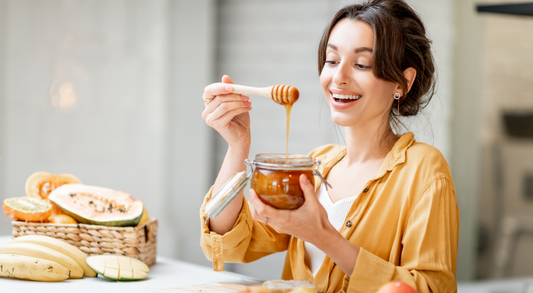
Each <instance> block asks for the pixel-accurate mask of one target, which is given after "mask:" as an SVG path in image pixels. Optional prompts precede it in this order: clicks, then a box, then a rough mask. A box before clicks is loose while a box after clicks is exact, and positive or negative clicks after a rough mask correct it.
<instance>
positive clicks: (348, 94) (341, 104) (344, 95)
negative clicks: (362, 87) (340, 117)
mask: <svg viewBox="0 0 533 293" xmlns="http://www.w3.org/2000/svg"><path fill="white" fill-rule="evenodd" d="M330 93H331V105H332V106H333V107H334V108H336V109H347V108H350V107H351V106H353V105H354V104H355V103H357V101H358V100H359V99H361V98H362V95H361V94H359V93H356V92H352V91H345V90H334V89H332V90H330Z"/></svg>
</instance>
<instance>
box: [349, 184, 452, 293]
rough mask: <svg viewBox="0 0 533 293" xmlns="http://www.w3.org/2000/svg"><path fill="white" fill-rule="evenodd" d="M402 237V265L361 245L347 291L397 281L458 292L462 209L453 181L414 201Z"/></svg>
mask: <svg viewBox="0 0 533 293" xmlns="http://www.w3.org/2000/svg"><path fill="white" fill-rule="evenodd" d="M405 225H406V227H405V230H404V231H405V233H404V235H403V239H402V245H403V249H402V253H401V260H400V266H395V265H394V264H392V263H390V262H388V261H386V260H384V259H382V258H380V257H378V256H376V255H374V254H372V253H370V252H368V251H367V250H365V249H363V248H361V250H360V253H359V256H358V257H357V261H356V263H355V266H354V270H353V273H352V275H351V276H350V278H349V281H348V288H347V292H363V291H361V289H362V288H365V290H364V291H366V292H370V291H372V292H374V291H376V290H377V289H378V288H379V287H380V286H382V285H383V284H385V283H387V282H389V281H393V280H397V281H402V282H404V283H406V284H409V285H410V286H412V287H413V288H415V289H416V290H417V291H418V292H419V293H425V292H456V291H457V283H456V280H455V270H456V262H457V246H458V240H459V209H458V206H457V200H456V197H455V191H454V190H453V184H452V183H451V182H450V181H449V179H447V178H440V179H436V180H435V181H433V182H432V183H431V184H429V185H428V186H427V188H426V189H425V190H424V192H423V193H422V194H421V196H420V197H419V198H418V201H417V202H415V203H414V207H413V208H412V210H411V213H410V216H409V218H408V221H407V223H405Z"/></svg>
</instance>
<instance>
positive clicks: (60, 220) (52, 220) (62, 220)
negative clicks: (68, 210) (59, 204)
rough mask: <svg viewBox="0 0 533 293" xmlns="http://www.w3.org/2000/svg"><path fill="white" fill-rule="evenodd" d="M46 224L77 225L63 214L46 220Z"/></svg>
mask: <svg viewBox="0 0 533 293" xmlns="http://www.w3.org/2000/svg"><path fill="white" fill-rule="evenodd" d="M48 222H50V223H54V224H78V222H76V220H74V219H73V218H72V217H71V216H68V215H65V214H55V215H51V216H50V217H49V218H48Z"/></svg>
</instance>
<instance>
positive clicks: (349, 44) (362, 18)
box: [201, 0, 459, 292]
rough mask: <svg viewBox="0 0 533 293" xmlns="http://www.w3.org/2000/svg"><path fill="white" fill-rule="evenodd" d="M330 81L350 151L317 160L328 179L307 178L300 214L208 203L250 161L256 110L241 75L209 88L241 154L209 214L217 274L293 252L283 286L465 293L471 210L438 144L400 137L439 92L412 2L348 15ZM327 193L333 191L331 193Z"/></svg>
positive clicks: (323, 80)
mask: <svg viewBox="0 0 533 293" xmlns="http://www.w3.org/2000/svg"><path fill="white" fill-rule="evenodd" d="M318 54H319V58H318V60H319V73H320V84H321V86H322V90H323V93H324V97H325V99H326V101H327V103H328V105H329V108H330V112H331V119H332V120H333V122H334V123H336V124H337V125H339V126H343V127H345V130H346V146H338V145H326V146H321V147H318V148H316V149H314V150H313V151H311V152H310V156H312V157H313V158H315V159H316V160H320V161H321V162H322V164H321V165H320V167H319V172H320V173H321V174H322V175H323V176H324V177H325V178H326V181H327V182H328V183H329V184H322V180H315V184H314V185H313V184H312V183H310V180H309V178H307V177H306V176H305V175H301V176H300V177H299V184H300V187H301V189H302V191H303V193H304V197H305V202H304V204H303V205H302V206H301V207H299V208H298V209H296V210H279V209H275V208H273V207H271V206H269V205H266V204H264V203H263V202H262V201H261V200H260V199H259V197H258V195H257V192H256V190H254V189H251V190H250V199H249V202H248V201H247V200H246V199H245V197H244V195H243V194H242V193H241V194H239V195H238V196H237V197H236V199H237V200H234V201H233V202H231V203H230V204H229V205H228V207H227V208H226V209H225V210H224V211H222V212H221V213H220V214H219V215H218V217H217V218H216V219H209V221H206V215H205V203H206V202H207V201H208V200H209V199H210V198H211V194H212V191H213V190H218V189H219V188H220V187H221V186H222V185H223V183H224V182H225V181H226V180H227V179H228V178H230V177H231V176H232V175H233V174H234V173H236V172H242V171H244V164H243V163H242V162H243V161H244V160H245V159H246V158H247V157H248V155H249V152H250V143H251V133H250V116H249V111H250V110H251V102H250V101H249V99H248V97H246V96H242V95H238V94H235V93H232V91H233V88H232V86H231V83H232V81H231V79H230V78H229V77H228V76H224V77H223V78H222V83H216V84H211V85H209V86H207V87H206V88H205V91H204V97H205V96H208V97H209V98H211V99H212V100H211V101H212V102H210V103H209V104H205V110H204V112H203V114H202V116H203V118H204V119H205V120H206V122H207V124H208V125H210V126H212V127H213V128H215V129H216V130H217V131H218V132H219V133H220V134H221V135H222V137H224V139H226V141H227V142H228V145H229V148H228V151H227V154H226V157H225V160H224V163H223V165H222V168H221V170H220V172H219V175H218V177H217V179H216V181H215V184H214V186H213V188H212V189H211V190H210V191H209V192H208V194H207V196H206V197H205V201H204V205H203V206H202V208H201V217H202V232H203V233H202V238H201V244H202V248H203V249H204V253H205V254H206V256H207V257H208V258H209V259H211V260H212V261H213V265H214V268H215V270H222V269H223V264H224V262H251V261H254V260H257V259H259V258H261V257H263V256H266V255H269V254H272V253H275V252H279V251H283V250H288V253H287V258H286V261H285V266H284V270H283V275H282V279H295V280H312V281H313V284H314V285H315V286H316V287H317V289H318V292H376V291H377V290H378V288H379V287H381V286H382V285H383V284H386V283H388V282H390V281H392V280H397V281H401V282H404V283H406V284H408V285H409V286H411V287H413V288H416V290H417V291H418V292H454V291H456V290H457V284H456V281H455V271H456V258H457V245H458V231H459V230H458V229H459V210H458V207H457V200H456V197H455V191H454V186H453V180H452V177H451V174H450V170H449V167H448V165H447V163H446V161H445V159H444V157H443V156H442V154H441V153H440V151H439V150H437V149H436V148H434V147H432V146H429V145H427V144H424V143H419V142H416V141H415V139H414V135H413V134H412V133H405V134H399V133H395V132H394V131H393V130H392V126H391V125H393V124H394V123H393V121H391V117H394V118H396V119H398V118H397V117H398V116H399V115H402V116H411V115H416V114H417V113H418V111H419V110H420V109H421V108H423V107H424V106H425V105H426V104H427V103H428V102H429V100H430V99H431V97H432V96H433V91H434V85H435V78H434V65H433V57H432V54H431V50H430V41H429V40H428V38H427V37H426V34H425V29H424V25H423V23H422V22H421V20H420V18H419V17H418V15H417V14H416V13H415V12H414V11H413V10H412V9H411V8H410V7H409V6H408V5H407V4H406V3H405V2H404V1H402V0H371V1H366V2H365V3H363V4H354V5H350V6H346V7H344V8H342V9H341V10H339V11H338V12H337V13H336V14H335V16H334V17H333V19H332V20H331V22H330V24H329V26H328V28H327V29H326V31H325V32H324V34H323V37H322V39H321V42H320V46H319V50H318ZM326 185H327V186H328V187H326Z"/></svg>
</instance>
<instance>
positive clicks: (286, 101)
mask: <svg viewBox="0 0 533 293" xmlns="http://www.w3.org/2000/svg"><path fill="white" fill-rule="evenodd" d="M228 85H229V86H231V87H233V92H232V93H235V94H241V95H258V96H264V97H267V98H270V99H272V101H274V102H276V103H278V104H280V105H292V104H294V103H295V102H296V101H298V98H299V97H300V92H298V89H297V88H295V87H293V86H290V85H284V84H276V85H273V86H267V87H261V88H258V87H251V86H244V85H238V84H228Z"/></svg>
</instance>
